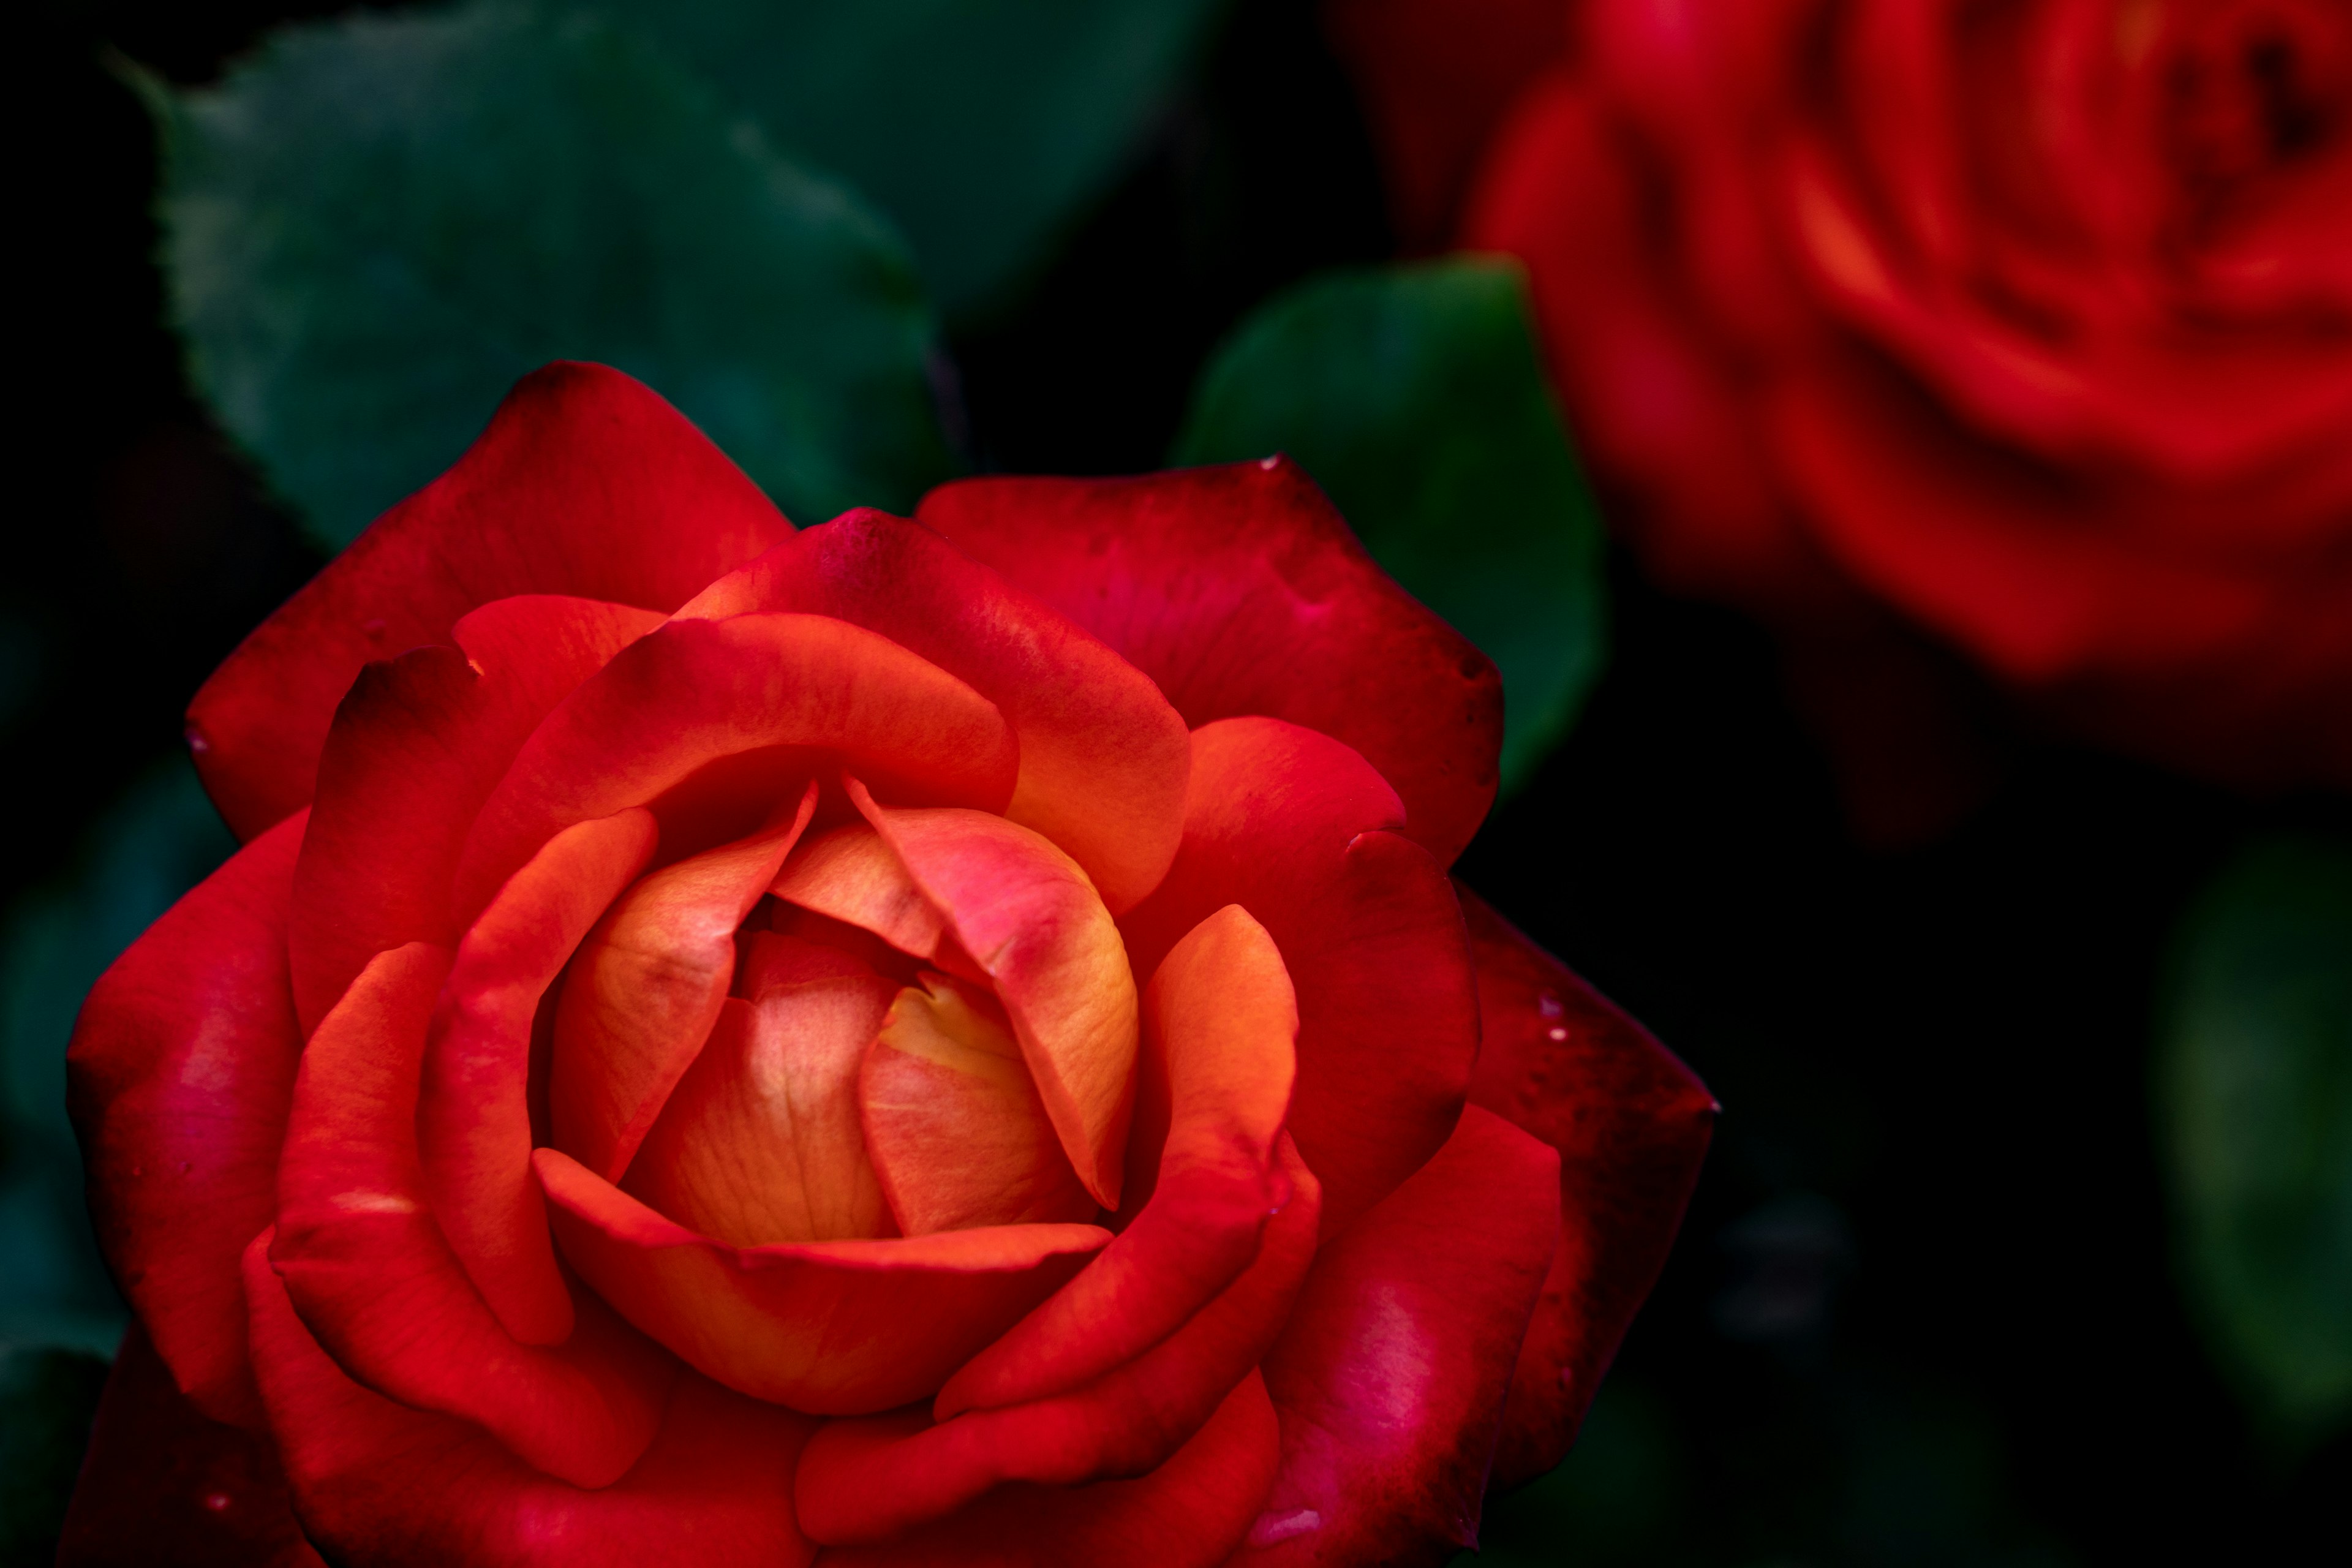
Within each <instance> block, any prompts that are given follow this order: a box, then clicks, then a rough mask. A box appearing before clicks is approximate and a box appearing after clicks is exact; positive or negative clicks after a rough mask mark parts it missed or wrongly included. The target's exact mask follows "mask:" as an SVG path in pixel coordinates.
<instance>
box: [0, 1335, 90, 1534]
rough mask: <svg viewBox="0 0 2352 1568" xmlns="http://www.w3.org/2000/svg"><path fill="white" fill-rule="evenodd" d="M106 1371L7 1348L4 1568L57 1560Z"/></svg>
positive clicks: (0, 1516)
mask: <svg viewBox="0 0 2352 1568" xmlns="http://www.w3.org/2000/svg"><path fill="white" fill-rule="evenodd" d="M106 1366H107V1363H106V1361H105V1359H104V1358H103V1357H100V1356H95V1355H89V1354H86V1353H84V1352H79V1351H71V1350H54V1349H52V1350H22V1349H10V1348H7V1347H5V1346H0V1563H6V1564H16V1563H26V1564H30V1563H50V1562H53V1561H55V1560H56V1557H57V1550H58V1527H59V1526H61V1525H62V1524H64V1522H65V1515H66V1500H67V1499H68V1497H70V1496H71V1495H72V1494H73V1486H74V1478H75V1477H76V1476H78V1475H79V1474H80V1473H81V1457H82V1451H83V1450H84V1449H85V1448H87V1447H89V1423H90V1418H91V1416H93V1415H96V1414H97V1412H98V1396H99V1393H100V1390H101V1389H103V1388H104V1387H105V1386H106Z"/></svg>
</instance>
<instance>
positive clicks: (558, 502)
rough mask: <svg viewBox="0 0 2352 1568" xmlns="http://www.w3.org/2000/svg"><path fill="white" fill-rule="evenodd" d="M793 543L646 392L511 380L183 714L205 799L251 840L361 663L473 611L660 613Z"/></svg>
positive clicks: (580, 381)
mask: <svg viewBox="0 0 2352 1568" xmlns="http://www.w3.org/2000/svg"><path fill="white" fill-rule="evenodd" d="M791 531H792V524H790V523H789V522H786V521H784V519H783V515H782V513H780V512H779V511H777V510H776V509H775V507H774V505H773V504H772V503H771V502H770V501H769V500H768V498H767V497H766V496H764V495H762V494H761V492H760V489H759V487H758V486H756V485H754V484H753V483H752V482H751V480H750V479H746V478H744V476H743V473H742V471H741V470H740V469H739V468H736V467H735V465H734V464H732V463H730V462H729V461H728V460H727V458H726V457H725V456H724V455H722V454H721V453H720V452H719V449H718V448H717V447H713V446H712V445H711V444H710V443H709V440H708V439H706V438H705V437H703V435H702V433H701V432H700V431H698V430H697V429H695V428H694V426H691V425H689V424H688V423H687V421H686V420H685V418H684V417H683V416H680V415H679V414H678V412H677V410H676V409H674V408H672V407H670V405H668V404H667V403H665V402H663V401H662V400H661V399H660V398H659V397H658V396H656V395H655V394H654V393H653V392H651V391H650V390H648V389H647V388H646V387H645V386H643V385H641V384H638V383H636V382H635V381H632V380H631V379H630V378H629V377H627V376H625V375H623V374H621V373H620V372H618V371H616V370H609V369H607V368H605V367H604V366H603V365H593V364H571V363H556V364H551V365H549V366H548V367H547V368H546V369H544V370H541V371H537V372H534V373H533V374H530V375H528V376H525V377H524V378H523V379H522V380H521V381H520V382H518V383H516V384H515V389H514V390H513V391H512V392H510V393H509V394H508V395H507V399H506V401H505V402H504V403H502V404H500V405H499V411H498V413H497V414H496V415H494V416H492V417H491V419H490V425H489V428H488V429H487V430H485V431H484V432H483V433H482V437H481V439H479V440H478V441H476V442H475V443H474V445H473V446H472V447H470V448H468V449H467V453H466V455H465V456H464V457H463V458H459V459H458V460H457V466H456V467H455V468H451V469H450V470H449V471H448V472H447V473H446V474H444V475H442V476H441V477H440V478H439V479H436V480H434V481H433V483H431V484H430V485H427V486H426V487H425V489H422V490H419V491H418V492H417V493H416V494H415V495H414V496H411V497H410V498H409V499H408V500H404V501H403V502H401V503H400V504H399V505H398V506H396V507H394V508H393V509H392V510H390V511H388V512H386V513H384V514H383V516H382V517H381V518H378V519H377V520H376V521H375V522H374V523H373V525H372V526H370V527H369V529H368V531H366V532H365V533H362V535H360V537H359V538H358V539H357V540H355V541H353V542H352V546H351V548H350V549H348V550H346V551H344V552H342V553H341V555H339V556H337V557H336V558H335V559H334V560H333V561H332V562H331V563H328V565H327V567H326V569H325V570H324V571H322V572H320V574H319V575H318V576H317V577H315V578H314V579H312V580H311V582H310V585H309V586H308V587H306V588H304V589H303V590H302V591H301V592H300V593H299V594H297V595H294V597H293V598H291V599H289V600H288V601H287V603H286V604H285V605H284V606H283V607H282V608H280V609H279V610H278V613H277V614H276V615H273V616H270V617H269V619H268V620H267V621H265V622H263V623H262V624H261V626H260V627H259V629H257V631H255V632H254V633H253V635H252V636H250V637H247V638H246V639H245V641H244V643H243V644H241V645H240V646H239V647H238V648H237V650H236V652H235V653H233V654H231V655H230V656H229V658H228V660H227V662H226V663H225V664H223V665H222V666H221V667H220V668H219V669H217V670H216V671H215V672H214V674H213V677H212V679H210V680H207V681H206V682H205V685H204V688H203V689H202V690H200V691H198V692H197V693H196V697H195V700H194V702H192V703H190V704H189V706H188V727H189V741H190V744H191V745H192V746H193V748H194V751H195V753H196V766H197V768H198V770H199V771H200V772H201V773H203V774H204V779H205V788H206V789H207V790H209V791H210V792H211V793H212V797H213V799H214V801H215V803H216V804H217V805H219V806H220V808H221V815H222V816H226V817H227V818H228V822H229V826H231V827H233V828H235V829H236V832H237V835H238V837H244V838H250V837H253V836H254V835H255V834H257V833H258V832H260V831H261V830H262V829H263V828H265V827H267V826H269V825H270V824H271V823H273V822H276V821H278V819H279V818H280V817H283V816H286V815H287V814H288V813H289V812H292V811H296V810H299V808H300V807H302V806H303V805H307V804H308V803H309V801H310V792H311V783H312V779H313V777H314V776H315V774H316V772H317V769H318V763H319V752H320V746H321V745H322V744H323V743H324V742H325V740H326V736H327V725H328V721H330V720H331V718H332V717H333V716H334V711H335V705H336V704H337V703H339V702H341V700H343V693H344V692H346V691H348V690H349V689H351V684H352V678H353V677H355V676H357V675H358V674H359V672H360V667H361V666H362V665H364V664H366V663H367V662H368V661H369V660H371V659H378V658H384V657H385V656H386V655H388V654H396V653H399V652H401V651H402V650H403V649H404V648H411V647H416V646H417V645H418V644H420V643H443V642H447V641H448V640H449V628H450V626H451V624H452V623H453V622H455V621H456V620H457V618H458V617H459V616H462V615H464V614H465V613H466V612H467V611H468V610H470V609H472V608H473V607H474V606H475V605H484V604H488V602H489V601H491V600H493V599H503V598H505V597H507V596H508V595H512V594H576V595H582V596H583V597H585V598H592V599H610V600H614V601H615V602H617V603H620V604H627V605H644V606H645V607H646V608H648V609H657V610H662V611H669V610H674V609H676V608H677V606H678V605H682V604H684V603H685V602H686V601H687V599H688V597H689V596H690V595H693V594H694V593H695V592H696V591H698V589H700V588H701V587H702V586H703V584H707V583H709V581H710V580H711V579H712V578H713V577H716V576H718V575H719V574H720V573H722V572H725V571H728V570H729V569H730V568H731V567H733V566H735V565H737V564H738V563H741V562H744V561H748V560H750V559H751V557H752V556H754V555H757V554H758V553H760V552H761V551H762V550H765V549H767V548H768V547H769V546H771V545H772V544H774V543H775V542H777V541H778V540H780V539H782V538H784V537H785V536H787V535H788V534H790V533H791Z"/></svg>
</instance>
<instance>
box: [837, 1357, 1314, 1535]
mask: <svg viewBox="0 0 2352 1568" xmlns="http://www.w3.org/2000/svg"><path fill="white" fill-rule="evenodd" d="M1280 1448H1281V1436H1280V1432H1279V1430H1278V1428H1277V1426H1276V1421H1275V1415H1274V1406H1273V1405H1271V1404H1269V1403H1268V1402H1267V1400H1266V1396H1265V1382H1264V1381H1263V1380H1262V1379H1261V1378H1260V1377H1259V1376H1258V1375H1257V1373H1255V1372H1253V1373H1250V1374H1249V1375H1248V1376H1247V1377H1245V1378H1244V1379H1242V1381H1241V1382H1240V1383H1238V1384H1235V1385H1234V1390H1233V1392H1232V1393H1231V1394H1227V1395H1226V1396H1225V1401H1224V1403H1223V1405H1219V1406H1218V1407H1217V1412H1216V1414H1215V1415H1213V1416H1212V1417H1211V1418H1210V1420H1209V1424H1208V1425H1207V1426H1203V1427H1202V1428H1201V1430H1200V1431H1199V1432H1198V1433H1196V1434H1195V1435H1194V1436H1193V1437H1192V1441H1191V1442H1189V1443H1187V1444H1185V1445H1184V1447H1181V1448H1180V1449H1178V1450H1177V1452H1176V1455H1175V1457H1174V1458H1171V1459H1170V1460H1169V1461H1168V1462H1167V1463H1166V1464H1164V1465H1162V1466H1160V1468H1158V1469H1156V1470H1154V1471H1152V1472H1151V1473H1150V1475H1148V1476H1145V1477H1142V1478H1141V1479H1138V1480H1132V1481H1097V1482H1096V1483H1095V1484H1094V1485H1092V1486H1087V1487H1077V1488H1065V1487H1042V1486H1029V1485H1024V1484H1021V1483H1018V1482H1015V1483H1013V1484H1010V1485H1006V1486H1002V1487H999V1488H997V1489H995V1490H994V1491H992V1492H990V1493H989V1494H988V1495H987V1496H986V1497H983V1498H982V1499H981V1500H979V1501H978V1502H976V1503H973V1504H972V1505H971V1507H970V1508H967V1509H965V1510H962V1511H961V1512H959V1513H955V1514H951V1515H950V1516H949V1517H948V1518H946V1519H943V1520H940V1521H939V1522H938V1523H936V1524H934V1525H931V1526H930V1527H929V1528H928V1529H925V1530H920V1531H916V1532H915V1533H913V1534H911V1535H908V1536H907V1537H906V1538H905V1539H903V1540H899V1541H894V1542H887V1543H885V1544H882V1545H878V1546H835V1547H828V1548H827V1549H826V1551H825V1554H824V1561H825V1563H826V1564H827V1568H1101V1565H1102V1564H1106V1563H1118V1564H1119V1565H1120V1568H1213V1564H1215V1563H1223V1562H1224V1561H1225V1558H1226V1554H1227V1553H1229V1552H1232V1551H1233V1549H1234V1546H1236V1545H1237V1544H1239V1543H1240V1542H1241V1539H1242V1535H1243V1532H1244V1531H1247V1530H1248V1529H1249V1524H1250V1521H1251V1519H1252V1518H1253V1517H1255V1514H1256V1511H1257V1507H1258V1500H1259V1499H1261V1498H1263V1497H1264V1496H1265V1489H1266V1486H1267V1484H1268V1483H1269V1482H1270V1481H1271V1480H1272V1479H1274V1470H1275V1465H1276V1459H1277V1457H1278V1455H1279V1452H1280Z"/></svg>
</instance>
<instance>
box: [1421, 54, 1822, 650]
mask: <svg viewBox="0 0 2352 1568" xmlns="http://www.w3.org/2000/svg"><path fill="white" fill-rule="evenodd" d="M1616 134H1617V132H1615V131H1613V130H1612V127H1611V125H1610V123H1609V121H1608V119H1607V116H1606V114H1605V111H1604V110H1603V109H1602V107H1601V103H1600V102H1599V100H1598V99H1597V97H1596V95H1595V93H1594V92H1593V90H1592V89H1591V88H1590V87H1589V86H1587V85H1586V84H1585V83H1584V82H1582V81H1581V80H1580V79H1578V78H1576V77H1574V76H1572V75H1570V74H1568V73H1564V72H1563V73H1560V74H1558V75H1555V76H1554V77H1552V78H1551V79H1549V80H1547V81H1545V82H1543V83H1541V84H1540V85H1538V87H1536V88H1534V89H1531V90H1530V91H1529V92H1528V94H1527V95H1526V97H1525V98H1524V100H1522V101H1521V102H1520V104H1519V106H1518V107H1517V110H1515V111H1514V112H1513V113H1512V115H1511V117H1510V121H1509V122H1508V124H1507V125H1506V126H1505V127H1504V128H1503V129H1501V130H1500V131H1499V132H1497V133H1496V139H1495V143H1494V150H1493V152H1492V153H1490V155H1489V156H1488V158H1487V159H1486V166H1485V168H1484V169H1483V170H1482V171H1481V173H1480V175H1479V183H1478V188H1477V189H1476V191H1475V193H1474V194H1473V196H1472V198H1471V201H1470V203H1469V206H1468V210H1467V211H1466V213H1465V216H1464V222H1463V233H1462V237H1461V242H1462V244H1463V245H1464V246H1465V247H1469V248H1471V249H1476V250H1499V251H1507V252H1509V253H1511V254H1513V255H1516V256H1517V257H1519V258H1521V259H1523V260H1524V261H1525V262H1526V263H1527V267H1528V292H1529V294H1530V296H1531V297H1532V299H1533V301H1534V305H1535V310H1536V316H1537V318H1538V321H1539V323H1540V324H1541V326H1542V328H1543V333H1544V347H1545V351H1546V353H1547V356H1548V357H1549V362H1550V369H1551V374H1552V380H1553V382H1554V384H1556V385H1558V387H1559V391H1560V395H1561V397H1562V399H1563V400H1564V401H1565V402H1566V403H1567V405H1568V406H1569V407H1570V409H1572V410H1573V411H1574V413H1575V416H1576V434H1577V440H1578V441H1579V442H1580V444H1581V445H1582V446H1583V447H1585V448H1586V449H1588V450H1589V451H1590V452H1591V454H1592V458H1593V460H1594V462H1595V463H1596V464H1599V465H1601V466H1602V467H1603V468H1605V469H1606V471H1607V472H1608V473H1609V474H1610V475H1611V476H1612V479H1614V481H1615V482H1616V483H1618V484H1620V485H1622V486H1624V487H1626V488H1628V489H1632V490H1633V492H1635V494H1636V496H1637V497H1638V498H1639V500H1641V501H1643V503H1644V504H1643V505H1641V506H1638V507H1633V508H1627V509H1622V511H1623V513H1624V515H1623V517H1622V521H1624V522H1625V523H1626V524H1627V525H1628V527H1629V529H1630V530H1631V532H1632V536H1633V541H1634V542H1635V543H1636V544H1638V545H1639V546H1640V547H1641V551H1642V555H1643V563H1644V564H1645V565H1647V566H1648V567H1649V568H1650V569H1651V570H1652V571H1653V572H1654V573H1655V574H1657V575H1658V576H1659V577H1661V578H1662V579H1664V581H1666V582H1668V583H1670V584H1675V586H1677V587H1679V588H1682V589H1684V590H1685V591H1695V592H1706V593H1714V594H1727V595H1735V596H1739V597H1742V598H1744V599H1746V600H1747V601H1748V602H1757V601H1760V602H1762V603H1763V604H1765V605H1789V606H1794V607H1797V608H1800V609H1802V608H1808V607H1810V606H1812V605H1817V604H1819V603H1822V602H1824V601H1827V602H1829V603H1832V604H1834V603H1837V602H1839V601H1840V600H1842V599H1843V598H1844V597H1846V596H1848V595H1851V593H1852V590H1851V589H1848V588H1846V587H1845V585H1844V584H1843V582H1842V581H1841V580H1840V579H1839V578H1838V576H1837V575H1836V574H1835V573H1834V572H1833V570H1832V568H1831V567H1830V566H1829V565H1828V564H1827V563H1826V562H1825V561H1824V560H1823V559H1822V556H1821V553H1820V552H1819V551H1818V550H1817V549H1815V548H1814V546H1813V545H1812V544H1811V542H1810V541H1809V540H1807V539H1806V538H1805V536H1804V535H1803V534H1802V533H1801V531H1799V530H1798V528H1797V527H1796V526H1795V524H1794V522H1793V521H1792V520H1791V519H1790V515H1789V511H1788V508H1787V507H1786V506H1785V505H1784V504H1783V503H1782V501H1781V500H1780V479H1779V475H1778V473H1777V472H1776V470H1775V469H1774V468H1773V466H1772V463H1771V460H1770V458H1769V455H1768V454H1767V452H1766V450H1765V447H1764V443H1763V441H1762V439H1761V437H1760V436H1759V433H1758V431H1757V429H1756V426H1755V419H1754V416H1753V413H1752V410H1751V408H1750V406H1749V402H1748V399H1749V396H1750V395H1751V390H1750V388H1748V386H1747V385H1746V384H1744V382H1743V379H1742V377H1741V375H1740V374H1739V371H1738V368H1737V366H1736V364H1735V363H1734V362H1733V361H1732V359H1731V358H1730V356H1729V355H1728V354H1727V353H1726V352H1725V350H1724V349H1723V348H1722V347H1721V346H1720V345H1718V344H1717V343H1715V342H1710V341H1709V340H1708V338H1707V337H1706V333H1705V331H1704V330H1703V328H1702V326H1701V324H1700V318H1701V316H1702V314H1703V312H1702V311H1701V310H1700V309H1699V308H1698V307H1697V306H1696V305H1695V304H1694V302H1693V301H1692V300H1690V299H1689V298H1688V297H1687V295H1686V294H1685V293H1682V292H1680V291H1678V288H1677V286H1678V284H1679V283H1680V282H1681V279H1680V278H1679V275H1678V274H1677V273H1676V272H1675V270H1674V269H1672V268H1668V267H1665V266H1662V265H1661V263H1660V261H1659V258H1658V257H1657V256H1656V255H1655V254H1654V251H1653V250H1652V249H1651V248H1650V247H1648V246H1647V245H1646V244H1645V243H1644V242H1643V238H1642V235H1643V222H1644V221H1645V220H1644V218H1643V216H1642V215H1643V212H1644V210H1645V209H1644V207H1643V202H1644V200H1645V199H1646V197H1645V194H1644V193H1643V190H1642V189H1641V187H1640V185H1639V184H1638V183H1637V181H1636V180H1635V179H1634V178H1633V174H1631V172H1629V171H1628V169H1627V168H1626V167H1625V164H1624V161H1623V158H1622V154H1621V153H1620V152H1619V150H1618V148H1617V146H1616V143H1615V141H1614V137H1615V136H1616ZM1765 260H1766V262H1767V264H1768V265H1769V262H1770V258H1765Z"/></svg>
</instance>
